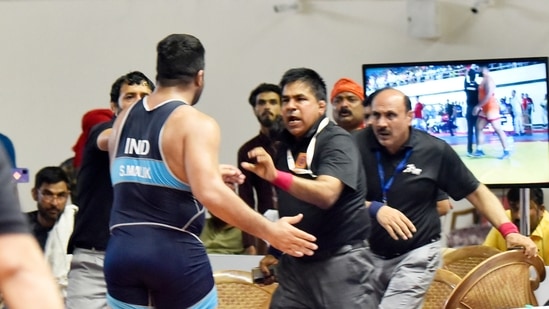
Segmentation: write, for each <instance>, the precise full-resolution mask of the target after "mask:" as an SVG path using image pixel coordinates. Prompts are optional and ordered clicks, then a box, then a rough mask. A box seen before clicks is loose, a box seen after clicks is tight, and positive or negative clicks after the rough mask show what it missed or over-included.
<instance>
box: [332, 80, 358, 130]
mask: <svg viewBox="0 0 549 309" xmlns="http://www.w3.org/2000/svg"><path fill="white" fill-rule="evenodd" d="M363 101H364V89H363V88H362V86H360V85H359V84H358V83H356V82H355V81H353V80H352V79H350V78H341V79H339V80H338V81H337V82H336V83H335V84H334V87H333V89H332V93H331V94H330V102H331V103H332V116H333V117H334V121H335V122H336V123H337V125H338V126H340V127H342V128H343V129H345V130H346V131H347V132H351V131H354V130H360V129H363V128H364V127H365V126H366V123H365V119H364V106H363V104H362V103H363Z"/></svg>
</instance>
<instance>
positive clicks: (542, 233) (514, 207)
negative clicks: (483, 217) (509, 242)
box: [484, 188, 549, 265]
mask: <svg viewBox="0 0 549 309" xmlns="http://www.w3.org/2000/svg"><path fill="white" fill-rule="evenodd" d="M519 201H520V191H519V189H518V188H511V189H509V191H507V202H508V203H509V210H507V212H506V213H507V216H508V217H509V218H510V219H511V221H513V223H514V224H515V225H516V226H517V227H518V226H520V208H519ZM530 238H531V239H532V240H533V241H534V243H535V244H536V246H537V247H538V251H539V252H538V254H539V255H540V257H541V258H542V259H543V261H544V262H545V265H549V213H548V212H547V210H545V205H544V204H543V191H542V189H540V188H531V189H530ZM484 245H485V246H490V247H494V248H497V249H499V250H501V251H505V250H507V246H506V244H505V239H503V237H502V236H501V234H500V233H498V231H497V230H496V229H495V228H492V229H491V230H490V232H489V233H488V236H486V240H485V241H484Z"/></svg>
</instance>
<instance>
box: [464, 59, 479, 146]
mask: <svg viewBox="0 0 549 309" xmlns="http://www.w3.org/2000/svg"><path fill="white" fill-rule="evenodd" d="M476 78H477V71H476V69H475V68H474V67H471V68H469V69H468V70H467V73H466V74H465V81H464V90H465V96H466V97H467V110H466V112H465V119H466V120H467V156H468V157H473V141H474V142H475V144H476V143H477V142H478V131H477V128H476V126H477V115H473V110H474V108H475V107H476V106H477V105H478V83H477V81H476ZM473 137H474V139H473Z"/></svg>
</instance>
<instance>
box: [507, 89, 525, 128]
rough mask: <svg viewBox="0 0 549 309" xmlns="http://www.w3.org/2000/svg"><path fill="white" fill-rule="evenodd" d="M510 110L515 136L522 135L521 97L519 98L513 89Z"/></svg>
mask: <svg viewBox="0 0 549 309" xmlns="http://www.w3.org/2000/svg"><path fill="white" fill-rule="evenodd" d="M509 101H510V103H511V111H512V112H513V128H514V130H515V134H514V135H516V136H519V135H524V116H523V111H522V98H519V96H518V95H517V92H516V91H515V89H513V90H511V97H510V98H509Z"/></svg>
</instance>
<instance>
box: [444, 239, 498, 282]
mask: <svg viewBox="0 0 549 309" xmlns="http://www.w3.org/2000/svg"><path fill="white" fill-rule="evenodd" d="M498 253H501V251H499V250H498V249H496V248H493V247H488V246H483V245H472V246H465V247H461V248H456V249H455V250H453V251H451V252H448V253H446V254H444V255H443V256H442V268H444V269H446V270H449V271H451V272H453V273H454V274H456V275H458V276H459V277H460V278H463V277H465V275H467V273H469V271H470V270H471V269H473V268H474V267H475V266H477V265H478V264H480V263H481V262H482V261H484V260H486V259H487V258H489V257H491V256H493V255H496V254H498Z"/></svg>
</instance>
